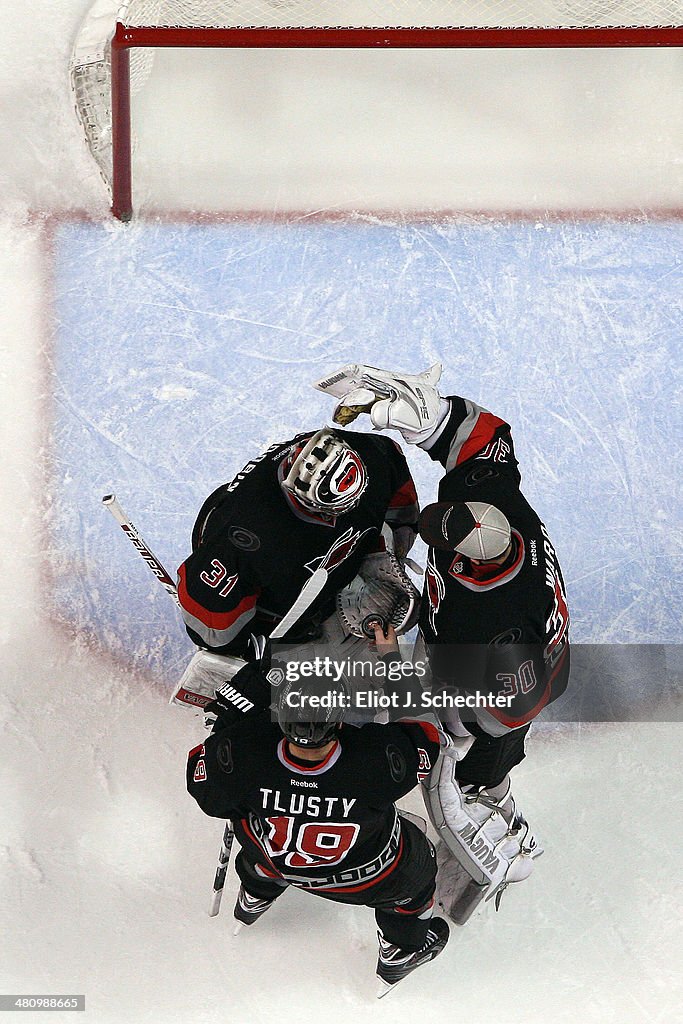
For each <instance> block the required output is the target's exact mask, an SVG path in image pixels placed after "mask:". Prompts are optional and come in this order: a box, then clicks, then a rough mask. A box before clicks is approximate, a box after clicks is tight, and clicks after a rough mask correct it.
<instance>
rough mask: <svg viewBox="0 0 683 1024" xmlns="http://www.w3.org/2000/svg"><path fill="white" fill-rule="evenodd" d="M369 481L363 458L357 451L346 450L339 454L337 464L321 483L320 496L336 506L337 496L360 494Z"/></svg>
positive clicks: (344, 496)
mask: <svg viewBox="0 0 683 1024" xmlns="http://www.w3.org/2000/svg"><path fill="white" fill-rule="evenodd" d="M367 483H368V479H367V474H366V472H365V466H364V465H363V463H362V461H361V459H360V458H359V457H358V456H357V455H356V453H355V452H353V451H345V452H343V453H342V454H341V455H340V456H339V459H338V460H337V465H336V466H334V468H333V469H332V470H331V472H330V473H329V476H328V478H327V480H325V481H324V482H323V483H322V484H321V486H320V489H319V496H320V498H321V500H322V501H325V502H328V503H329V504H330V505H331V506H332V507H334V505H335V504H336V501H335V499H337V498H340V497H343V498H346V497H355V496H356V495H359V496H360V495H361V494H362V493H363V491H364V490H365V488H366V487H367Z"/></svg>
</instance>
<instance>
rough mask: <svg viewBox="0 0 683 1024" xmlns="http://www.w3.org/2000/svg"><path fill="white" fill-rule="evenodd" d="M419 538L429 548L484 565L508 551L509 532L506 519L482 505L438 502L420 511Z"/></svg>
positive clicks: (471, 502) (494, 510)
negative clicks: (455, 554) (457, 554)
mask: <svg viewBox="0 0 683 1024" xmlns="http://www.w3.org/2000/svg"><path fill="white" fill-rule="evenodd" d="M418 529H419V533H420V536H421V537H422V539H423V540H424V541H426V542H427V544H430V545H431V546H432V547H433V548H440V549H442V550H445V551H457V552H459V554H461V555H465V556H466V557H467V558H474V559H476V560H477V561H481V562H486V561H488V560H489V559H493V558H498V557H499V556H500V555H502V554H503V552H504V551H505V549H506V548H507V547H508V545H509V543H510V540H511V537H512V532H511V530H510V524H509V522H508V520H507V518H506V517H505V516H504V515H503V513H502V512H501V511H500V509H498V508H496V507H495V505H490V504H489V503H488V502H486V501H459V502H449V501H438V502H435V503H434V504H433V505H427V507H426V508H425V509H423V511H422V514H421V516H420V522H419V527H418Z"/></svg>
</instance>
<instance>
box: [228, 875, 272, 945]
mask: <svg viewBox="0 0 683 1024" xmlns="http://www.w3.org/2000/svg"><path fill="white" fill-rule="evenodd" d="M273 903H275V900H260V899H259V898H258V897H257V896H250V895H249V893H248V892H247V890H246V889H245V888H244V886H243V885H240V891H239V892H238V893H237V900H236V901H235V909H234V910H233V912H232V913H233V916H234V918H235V920H236V921H237V924H236V925H235V930H234V932H233V935H237V934H239V932H240V931H241V930H242V927H243V926H245V925H246V927H247V928H248V927H249V926H250V925H252V924H255V923H256V922H257V921H258V919H259V917H263V915H264V914H265V912H266V911H267V910H270V908H271V907H272V905H273Z"/></svg>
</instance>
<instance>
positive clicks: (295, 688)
mask: <svg viewBox="0 0 683 1024" xmlns="http://www.w3.org/2000/svg"><path fill="white" fill-rule="evenodd" d="M313 694H317V695H318V696H322V695H323V694H325V695H326V696H328V697H329V698H330V699H329V700H327V701H325V702H324V703H325V706H324V707H320V706H315V707H311V706H310V704H309V702H308V701H307V700H306V699H302V697H303V698H306V697H307V696H311V695H313ZM338 705H339V701H338V699H335V690H334V689H333V688H331V689H330V690H329V691H328V690H327V689H326V688H325V689H323V688H322V687H321V685H318V684H317V683H316V681H314V680H311V679H308V680H306V681H300V682H296V683H294V682H291V683H287V684H286V685H285V686H284V687H282V689H281V691H280V693H279V694H278V699H277V704H276V706H275V708H276V714H277V722H278V725H279V726H280V729H281V730H282V732H283V733H284V735H285V736H286V738H287V739H288V740H289V741H290V743H294V744H295V745H296V746H297V747H308V748H309V749H311V750H316V749H317V748H318V747H324V746H325V745H326V744H327V743H330V742H331V741H332V740H334V739H335V738H336V737H337V734H338V732H339V728H340V726H341V722H342V715H343V711H342V708H341V707H339V706H338Z"/></svg>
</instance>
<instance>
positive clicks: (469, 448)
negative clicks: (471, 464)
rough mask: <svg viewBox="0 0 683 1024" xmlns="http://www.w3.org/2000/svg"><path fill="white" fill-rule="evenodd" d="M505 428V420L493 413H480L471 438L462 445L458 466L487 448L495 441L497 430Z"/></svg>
mask: <svg viewBox="0 0 683 1024" xmlns="http://www.w3.org/2000/svg"><path fill="white" fill-rule="evenodd" d="M504 426H506V423H505V420H501V419H500V418H499V417H498V416H494V415H493V413H491V412H480V413H479V415H478V416H477V422H476V423H475V424H474V426H473V427H472V430H471V432H470V436H469V437H468V438H467V440H466V441H464V442H463V444H462V447H461V449H460V452H459V454H458V459H457V462H456V465H457V466H459V465H460V464H461V463H462V462H466V461H467V460H468V459H471V458H472V456H473V455H476V454H477V452H478V451H481V449H482V448H485V447H486V445H487V444H488V443H489V442H490V441H492V440H493V438H494V436H495V433H496V430H498V428H499V427H504Z"/></svg>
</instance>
